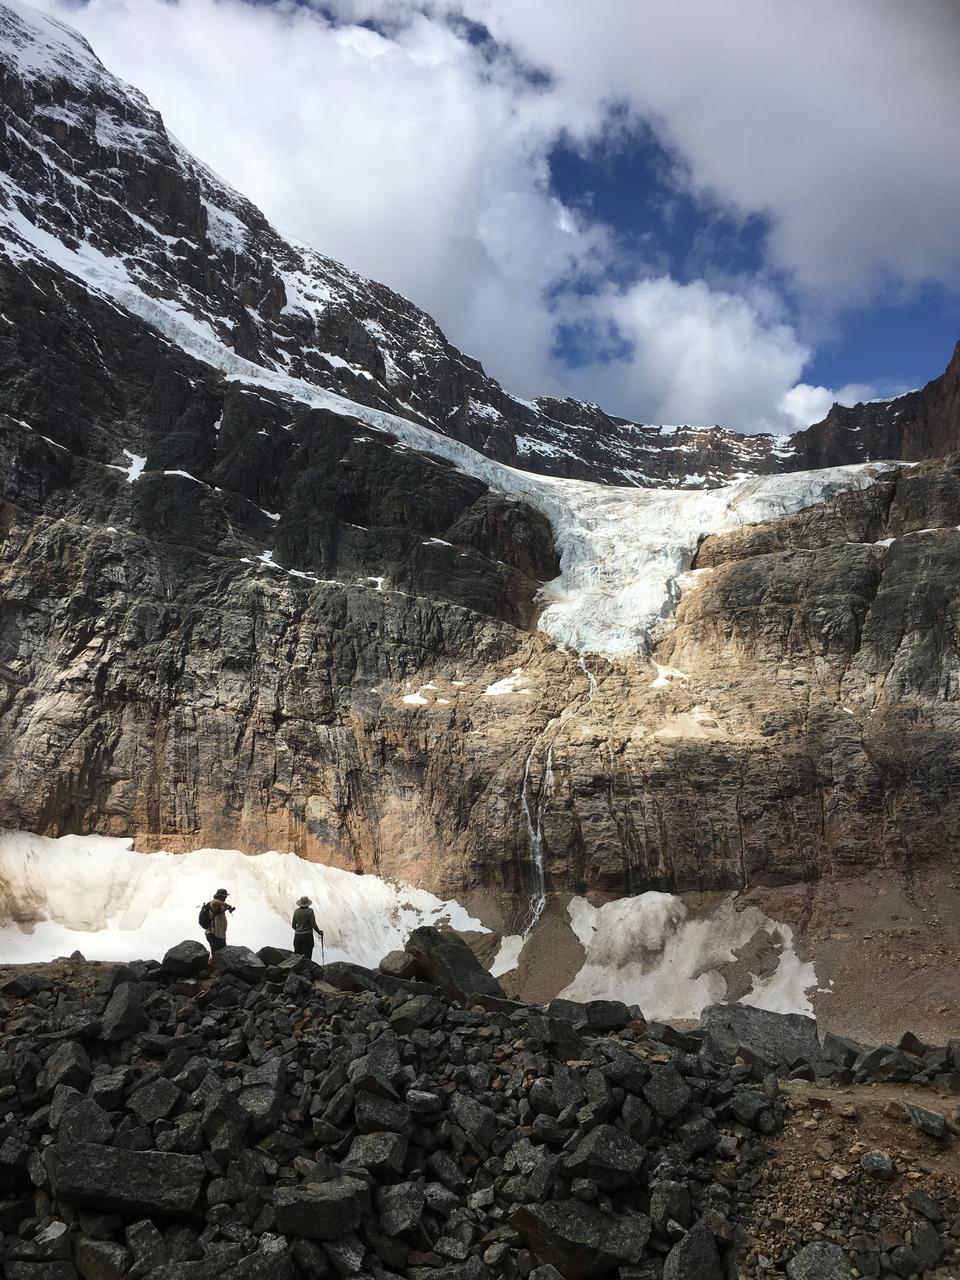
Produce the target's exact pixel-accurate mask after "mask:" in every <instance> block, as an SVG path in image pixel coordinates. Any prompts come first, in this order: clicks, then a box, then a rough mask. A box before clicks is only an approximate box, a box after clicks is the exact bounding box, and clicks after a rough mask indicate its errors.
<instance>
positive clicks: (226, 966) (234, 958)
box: [213, 947, 267, 982]
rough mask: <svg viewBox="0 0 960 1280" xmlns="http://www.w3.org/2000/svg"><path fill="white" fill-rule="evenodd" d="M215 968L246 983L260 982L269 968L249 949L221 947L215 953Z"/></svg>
mask: <svg viewBox="0 0 960 1280" xmlns="http://www.w3.org/2000/svg"><path fill="white" fill-rule="evenodd" d="M213 968H214V969H216V970H219V972H220V973H232V974H233V975H234V977H236V978H241V979H242V980H243V981H244V982H260V981H262V980H263V978H264V977H265V976H266V971H267V966H266V965H265V964H264V963H263V961H262V960H261V959H260V957H259V956H258V955H257V954H256V952H255V951H251V950H250V948H249V947H221V948H220V950H219V951H215V952H214V953H213Z"/></svg>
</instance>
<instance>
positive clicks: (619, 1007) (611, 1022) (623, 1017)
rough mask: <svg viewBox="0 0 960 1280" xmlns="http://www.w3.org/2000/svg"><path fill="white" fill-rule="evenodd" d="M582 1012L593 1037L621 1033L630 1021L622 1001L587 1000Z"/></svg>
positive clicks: (629, 1014)
mask: <svg viewBox="0 0 960 1280" xmlns="http://www.w3.org/2000/svg"><path fill="white" fill-rule="evenodd" d="M583 1011H584V1013H585V1014H586V1019H587V1027H588V1028H589V1030H590V1031H592V1032H593V1033H594V1034H595V1035H604V1034H605V1033H606V1032H608V1031H622V1030H623V1028H624V1027H625V1026H626V1025H627V1023H629V1022H631V1021H632V1015H631V1013H630V1010H629V1009H628V1008H627V1006H626V1005H625V1004H624V1003H623V1001H622V1000H588V1001H587V1002H586V1003H585V1004H584V1006H583Z"/></svg>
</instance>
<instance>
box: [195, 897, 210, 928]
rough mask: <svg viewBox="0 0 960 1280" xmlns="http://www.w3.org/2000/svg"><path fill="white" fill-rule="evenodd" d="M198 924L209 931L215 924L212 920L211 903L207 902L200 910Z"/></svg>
mask: <svg viewBox="0 0 960 1280" xmlns="http://www.w3.org/2000/svg"><path fill="white" fill-rule="evenodd" d="M197 923H198V924H199V926H200V928H201V929H209V928H210V926H211V924H212V923H213V921H212V919H211V918H210V903H209V902H205V903H204V904H203V906H202V907H201V908H200V914H199V915H198V916H197Z"/></svg>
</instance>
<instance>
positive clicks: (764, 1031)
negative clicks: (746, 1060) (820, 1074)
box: [700, 1004, 821, 1066]
mask: <svg viewBox="0 0 960 1280" xmlns="http://www.w3.org/2000/svg"><path fill="white" fill-rule="evenodd" d="M700 1029H701V1030H702V1031H705V1032H706V1033H707V1035H708V1036H710V1037H713V1038H716V1039H718V1040H720V1042H721V1043H722V1042H723V1041H724V1040H735V1041H736V1042H737V1043H738V1044H741V1045H747V1046H749V1048H751V1049H753V1050H755V1051H756V1052H757V1053H760V1054H762V1055H763V1056H764V1057H766V1058H769V1059H770V1060H771V1061H774V1062H777V1063H779V1064H781V1065H783V1066H790V1065H791V1064H792V1063H794V1062H796V1061H797V1060H798V1059H802V1060H803V1061H804V1062H818V1061H819V1060H820V1056H821V1054H820V1041H819V1039H818V1037H817V1022H816V1019H815V1018H807V1017H805V1016H804V1015H803V1014H802V1013H771V1012H770V1011H769V1010H768V1009H754V1008H752V1007H751V1006H750V1005H746V1004H711V1005H708V1006H707V1007H706V1009H704V1011H703V1013H701V1015H700Z"/></svg>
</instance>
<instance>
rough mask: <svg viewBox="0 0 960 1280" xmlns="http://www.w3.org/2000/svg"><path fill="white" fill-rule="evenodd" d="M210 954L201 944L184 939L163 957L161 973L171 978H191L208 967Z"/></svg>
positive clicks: (190, 939)
mask: <svg viewBox="0 0 960 1280" xmlns="http://www.w3.org/2000/svg"><path fill="white" fill-rule="evenodd" d="M209 963H210V953H209V951H208V950H207V948H206V947H205V946H204V945H203V943H202V942H196V941H195V940H194V939H192V938H186V939H184V941H183V942H178V943H177V945H176V946H175V947H171V948H170V949H169V951H167V952H166V954H165V955H164V957H163V972H164V973H166V974H168V975H169V976H170V977H171V978H192V977H195V976H196V974H198V973H203V971H204V970H205V969H206V968H207V967H208V966H209Z"/></svg>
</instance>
